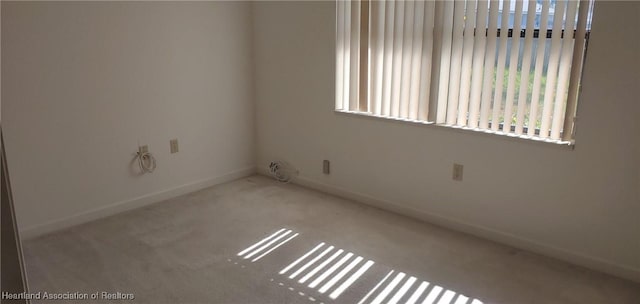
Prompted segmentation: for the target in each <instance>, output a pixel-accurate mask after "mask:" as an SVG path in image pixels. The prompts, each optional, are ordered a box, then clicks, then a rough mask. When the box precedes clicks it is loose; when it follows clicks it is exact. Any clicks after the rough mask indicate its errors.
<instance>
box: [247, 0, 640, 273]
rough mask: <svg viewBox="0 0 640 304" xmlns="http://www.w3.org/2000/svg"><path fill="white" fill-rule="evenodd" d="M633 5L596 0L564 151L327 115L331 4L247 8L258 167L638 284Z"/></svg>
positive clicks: (639, 151)
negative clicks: (457, 166) (283, 165)
mask: <svg viewBox="0 0 640 304" xmlns="http://www.w3.org/2000/svg"><path fill="white" fill-rule="evenodd" d="M639 8H640V3H639V2H609V1H599V2H597V5H596V8H595V17H594V23H593V31H592V36H591V41H590V46H589V54H588V62H587V64H586V67H585V74H584V81H583V85H584V88H583V92H582V94H583V95H582V99H581V104H580V108H579V113H578V114H579V120H580V121H579V125H578V131H577V132H578V134H577V136H576V140H577V145H576V147H575V150H571V149H567V148H561V147H559V146H554V145H548V144H543V143H530V142H523V141H516V140H513V139H508V138H504V137H499V136H492V135H484V134H478V133H470V132H463V131H456V130H452V129H447V128H440V127H430V126H419V125H412V124H405V123H398V122H390V121H385V120H380V119H371V118H363V117H357V116H353V115H345V114H338V113H335V112H333V109H332V108H333V104H334V69H335V63H334V56H335V55H334V46H335V44H334V26H335V7H334V3H333V2H331V1H327V2H304V3H301V2H269V3H257V4H254V36H255V41H254V43H255V54H256V59H255V60H256V102H257V103H256V108H257V130H258V133H257V142H258V144H257V147H258V157H257V161H258V166H265V165H266V164H267V163H268V161H270V160H272V159H274V158H279V159H284V160H287V161H289V162H290V163H292V164H293V165H295V166H297V167H298V168H299V169H300V179H299V182H300V183H302V184H306V185H311V186H314V187H317V188H320V189H324V190H328V191H332V192H335V193H339V194H342V195H347V196H350V197H354V198H360V199H361V200H364V201H368V202H370V203H374V204H378V205H381V206H384V207H385V208H388V209H392V210H398V211H400V212H404V213H411V215H414V216H418V217H422V218H427V219H430V220H433V221H436V222H439V223H441V224H444V225H448V226H450V227H455V228H456V229H461V230H464V231H467V232H471V233H475V234H478V235H483V236H485V237H489V238H493V239H496V240H500V241H502V242H507V243H511V244H514V245H516V246H520V247H525V248H529V249H531V250H535V251H538V252H543V253H546V254H550V255H554V256H557V257H560V258H563V259H568V260H572V261H573V262H576V263H580V264H583V265H588V266H590V267H594V268H598V269H600V270H604V271H608V272H611V273H616V274H618V275H622V276H626V277H630V278H635V279H637V280H640V199H639V192H638V189H639V186H640V180H639V173H640V147H639V143H640V136H638V131H640V127H639V124H638V119H637V117H638V116H639V115H640V106H639V105H638V96H639V94H640V90H639V88H640V81H639V80H638V76H637V72H636V71H637V70H638V69H640V64H639V61H638V57H637V56H638V54H639V51H640V48H639V47H638V43H639V42H638V41H640V37H638V32H637V31H633V30H632V29H637V28H639V25H640V24H639V22H638V18H637V17H638V16H639V15H640V10H639ZM624 35H634V37H633V38H625V37H624ZM323 159H329V160H331V162H332V173H331V175H328V176H326V175H323V174H322V169H321V168H322V160H323ZM453 162H458V163H461V164H463V165H464V166H465V167H464V168H465V171H464V181H463V182H454V181H452V180H451V172H452V163H453ZM346 189H348V190H346Z"/></svg>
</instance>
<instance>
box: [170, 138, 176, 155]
mask: <svg viewBox="0 0 640 304" xmlns="http://www.w3.org/2000/svg"><path fill="white" fill-rule="evenodd" d="M169 146H170V147H171V153H178V139H172V140H170V141H169Z"/></svg>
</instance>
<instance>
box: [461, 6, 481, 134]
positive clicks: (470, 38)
mask: <svg viewBox="0 0 640 304" xmlns="http://www.w3.org/2000/svg"><path fill="white" fill-rule="evenodd" d="M476 4H477V1H467V6H466V9H465V11H466V13H465V14H464V15H463V16H462V17H464V16H466V17H467V18H466V21H465V23H464V40H463V43H462V45H463V46H462V63H461V64H462V66H461V69H462V74H461V75H460V94H459V96H460V97H459V101H458V123H457V124H458V125H459V126H466V125H467V117H468V109H469V92H470V91H471V64H472V63H473V43H474V35H472V33H473V30H474V28H475V26H476V14H475V11H476Z"/></svg>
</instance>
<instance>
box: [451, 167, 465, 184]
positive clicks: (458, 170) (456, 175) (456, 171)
mask: <svg viewBox="0 0 640 304" xmlns="http://www.w3.org/2000/svg"><path fill="white" fill-rule="evenodd" d="M463 168H464V166H462V165H461V164H453V180H454V181H462V170H463Z"/></svg>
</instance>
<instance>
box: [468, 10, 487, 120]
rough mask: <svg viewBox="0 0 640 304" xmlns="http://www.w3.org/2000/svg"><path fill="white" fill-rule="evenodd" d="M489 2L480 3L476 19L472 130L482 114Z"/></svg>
mask: <svg viewBox="0 0 640 304" xmlns="http://www.w3.org/2000/svg"><path fill="white" fill-rule="evenodd" d="M488 4H489V3H488V1H486V0H481V1H478V17H477V19H476V29H477V31H478V32H479V33H477V34H476V35H475V41H474V45H473V67H472V69H473V70H472V71H471V96H470V97H469V98H470V100H469V121H468V123H467V126H468V127H470V128H477V127H478V114H479V112H480V98H481V94H482V77H483V76H484V73H483V69H484V57H485V56H484V54H485V48H486V44H487V37H486V36H485V35H483V34H482V31H483V29H486V28H487V11H488Z"/></svg>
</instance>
